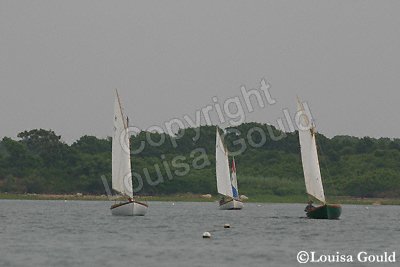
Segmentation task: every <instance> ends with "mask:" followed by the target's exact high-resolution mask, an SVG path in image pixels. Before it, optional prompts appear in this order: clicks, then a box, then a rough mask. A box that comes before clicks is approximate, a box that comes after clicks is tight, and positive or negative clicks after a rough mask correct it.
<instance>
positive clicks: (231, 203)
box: [219, 199, 243, 210]
mask: <svg viewBox="0 0 400 267" xmlns="http://www.w3.org/2000/svg"><path fill="white" fill-rule="evenodd" d="M219 209H220V210H241V209H243V202H242V201H240V200H237V199H230V200H228V201H226V202H223V203H221V202H220V204H219Z"/></svg>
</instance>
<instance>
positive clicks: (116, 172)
mask: <svg viewBox="0 0 400 267" xmlns="http://www.w3.org/2000/svg"><path fill="white" fill-rule="evenodd" d="M112 188H113V189H114V190H115V191H117V192H119V193H121V194H123V195H126V196H129V197H133V190H132V172H131V157H130V148H129V134H128V125H127V119H126V118H125V117H124V114H123V112H122V107H121V102H120V99H119V96H118V92H117V91H116V92H115V102H114V133H113V138H112Z"/></svg>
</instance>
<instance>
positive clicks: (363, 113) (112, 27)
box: [0, 0, 400, 142]
mask: <svg viewBox="0 0 400 267" xmlns="http://www.w3.org/2000/svg"><path fill="white" fill-rule="evenodd" d="M399 14H400V1H347V0H346V1H344V0H343V1H319V0H318V1H204V0H202V1H187V0H185V1H168V2H167V1H157V2H156V1H80V0H79V1H54V0H51V1H13V0H12V1H5V0H1V1H0V62H1V63H0V90H1V91H0V92H1V97H0V129H1V130H0V137H3V136H11V137H15V135H16V134H17V133H18V132H20V131H23V130H26V129H33V128H45V129H53V130H55V131H56V132H57V133H58V134H60V135H62V136H63V139H64V140H65V141H67V142H71V141H73V140H75V139H77V138H79V137H80V136H82V135H84V134H90V135H96V136H98V137H105V136H107V135H111V131H112V117H113V94H114V91H113V89H114V88H118V89H119V92H120V95H121V97H122V101H123V104H124V106H125V111H126V113H127V114H128V115H129V117H130V122H131V124H134V125H136V126H139V127H141V128H147V127H149V126H151V125H160V126H161V125H163V123H164V122H165V121H169V120H170V119H172V118H175V117H176V118H183V116H184V115H185V114H187V115H188V116H190V117H192V118H193V119H194V116H195V111H196V110H198V109H199V108H202V107H204V106H206V105H209V104H212V103H213V101H212V97H213V96H217V97H218V99H219V100H221V102H222V101H223V100H224V99H227V98H229V97H233V96H237V95H240V86H242V85H245V86H246V87H247V89H251V88H260V81H261V79H262V78H265V79H266V80H268V82H269V83H270V84H271V86H272V87H271V89H270V92H271V95H272V96H273V97H274V98H275V99H276V100H277V103H276V104H275V105H272V106H271V105H268V106H266V107H265V108H263V109H261V108H255V109H256V110H255V112H253V113H251V114H248V115H247V116H246V121H258V122H264V123H265V122H268V123H272V124H275V125H276V123H275V122H276V119H278V118H279V117H283V112H282V109H283V108H289V109H290V110H291V111H292V112H294V110H295V109H296V102H295V97H296V95H299V96H300V97H301V98H302V99H303V100H306V101H307V102H308V103H309V105H310V106H311V109H312V111H313V115H314V118H315V119H316V124H317V128H318V130H319V132H321V133H324V134H326V135H328V136H334V135H338V134H348V135H355V136H373V137H382V136H385V137H400V123H399V106H398V102H399V100H400V92H399V91H400V90H399V85H400V75H399V70H400V52H399V49H400V16H399Z"/></svg>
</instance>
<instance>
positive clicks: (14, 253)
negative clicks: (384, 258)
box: [0, 200, 400, 267]
mask: <svg viewBox="0 0 400 267" xmlns="http://www.w3.org/2000/svg"><path fill="white" fill-rule="evenodd" d="M149 204H150V208H149V210H148V213H147V215H146V216H145V217H114V216H111V215H110V211H109V206H110V203H108V202H94V201H93V202H92V201H67V202H64V201H27V200H21V201H19V200H0V211H1V212H0V266H1V267H6V266H57V267H63V266H124V267H126V266H138V267H139V266H152V267H153V266H230V267H232V266H245V267H251V266H396V267H397V266H400V264H399V261H400V207H399V206H352V205H345V206H344V207H343V213H342V217H341V219H340V220H310V219H306V218H304V217H302V216H304V213H303V209H304V206H305V205H297V204H249V203H247V204H246V205H245V209H243V210H241V211H220V210H218V209H217V204H216V203H183V202H177V203H174V205H173V203H172V202H150V203H149ZM225 223H229V224H230V225H231V228H230V229H224V228H223V225H224V224H225ZM205 231H209V232H211V234H212V238H211V239H203V238H202V233H203V232H205ZM302 250H305V251H316V254H318V255H320V254H324V253H325V254H331V255H332V254H333V255H335V254H336V252H339V253H341V254H346V255H348V254H352V255H353V256H354V257H356V255H357V253H358V252H360V251H366V252H368V253H370V254H380V253H383V252H385V251H387V252H393V251H395V252H396V257H397V259H396V260H397V262H396V263H394V264H393V263H388V264H365V263H359V262H357V260H355V262H353V263H351V264H343V263H335V264H328V263H324V264H316V263H314V264H310V263H309V264H301V265H300V264H299V263H298V262H297V260H296V256H297V253H298V252H299V251H302ZM355 259H356V258H355Z"/></svg>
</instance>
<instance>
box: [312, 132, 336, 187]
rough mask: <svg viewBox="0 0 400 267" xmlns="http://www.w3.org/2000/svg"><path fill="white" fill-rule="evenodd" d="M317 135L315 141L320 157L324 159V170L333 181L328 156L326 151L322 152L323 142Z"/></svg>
mask: <svg viewBox="0 0 400 267" xmlns="http://www.w3.org/2000/svg"><path fill="white" fill-rule="evenodd" d="M316 135H317V133H316V134H315V140H316V145H317V150H318V151H319V152H320V155H321V156H323V157H324V168H325V170H326V174H327V178H329V180H331V178H332V175H331V173H330V171H329V168H328V162H327V156H326V154H325V153H324V151H323V150H322V146H321V142H320V141H319V139H318V138H316V137H317V136H316ZM320 163H321V162H320ZM324 180H325V179H324ZM333 187H334V188H333V189H334V190H335V191H336V190H337V188H336V187H335V186H333ZM331 188H332V183H331Z"/></svg>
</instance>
